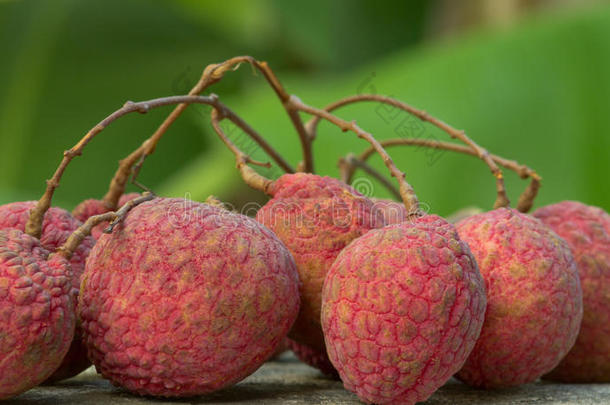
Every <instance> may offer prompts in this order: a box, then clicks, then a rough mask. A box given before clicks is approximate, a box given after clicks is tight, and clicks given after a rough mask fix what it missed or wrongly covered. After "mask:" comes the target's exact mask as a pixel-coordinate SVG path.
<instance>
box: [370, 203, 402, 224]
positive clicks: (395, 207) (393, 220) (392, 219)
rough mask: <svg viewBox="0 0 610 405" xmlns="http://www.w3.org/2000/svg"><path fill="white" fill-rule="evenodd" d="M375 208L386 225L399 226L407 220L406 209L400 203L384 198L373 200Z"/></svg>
mask: <svg viewBox="0 0 610 405" xmlns="http://www.w3.org/2000/svg"><path fill="white" fill-rule="evenodd" d="M372 201H373V203H374V204H375V208H376V209H377V210H379V211H380V212H381V214H382V215H383V219H384V221H385V223H386V225H392V224H399V223H401V222H403V221H406V220H407V216H408V213H407V209H406V208H405V205H404V204H403V203H401V202H397V201H394V200H387V199H384V198H373V199H372Z"/></svg>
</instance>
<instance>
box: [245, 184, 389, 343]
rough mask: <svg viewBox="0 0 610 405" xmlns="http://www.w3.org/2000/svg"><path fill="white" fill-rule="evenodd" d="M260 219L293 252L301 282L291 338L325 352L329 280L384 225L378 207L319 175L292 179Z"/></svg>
mask: <svg viewBox="0 0 610 405" xmlns="http://www.w3.org/2000/svg"><path fill="white" fill-rule="evenodd" d="M271 195H272V196H273V198H272V199H271V200H270V201H269V202H268V203H267V204H265V206H263V207H262V208H261V209H260V210H259V212H258V213H257V215H256V219H257V220H258V221H259V222H261V223H262V224H264V225H265V226H267V227H268V228H270V229H271V230H272V231H273V232H275V234H276V235H277V236H278V237H279V238H280V240H281V241H282V242H284V244H285V245H286V247H288V250H290V253H292V255H293V257H294V260H295V262H296V265H297V269H298V271H299V277H300V279H301V283H302V284H301V291H300V293H301V311H300V313H299V317H298V319H297V321H296V322H295V325H294V327H293V329H292V331H291V332H290V337H291V338H292V339H294V340H295V341H297V342H299V343H301V344H304V345H307V346H309V347H311V348H314V349H316V350H318V351H321V352H324V351H325V350H326V349H325V347H324V337H323V335H322V328H321V326H320V305H321V302H322V298H321V294H322V285H323V284H324V277H325V276H326V273H327V271H328V269H329V268H330V266H331V265H332V263H333V262H334V260H335V258H336V257H337V255H338V254H339V252H340V251H341V250H342V249H343V248H344V247H345V246H347V245H348V244H349V243H350V242H351V241H352V240H354V239H356V238H357V237H359V236H361V235H363V234H364V233H366V232H368V231H369V230H370V229H374V228H379V227H382V226H383V225H384V221H383V216H382V215H381V213H380V212H378V211H377V210H375V209H374V207H373V203H372V202H371V201H370V200H369V199H368V198H366V197H364V196H363V195H362V194H360V193H358V192H357V191H356V190H354V189H353V188H352V187H350V186H348V185H347V184H345V183H343V182H341V181H339V180H337V179H333V178H330V177H321V176H316V175H313V174H306V173H297V174H286V175H283V176H282V177H280V178H279V179H278V180H276V182H275V183H274V185H273V188H272V189H271Z"/></svg>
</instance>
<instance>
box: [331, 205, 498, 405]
mask: <svg viewBox="0 0 610 405" xmlns="http://www.w3.org/2000/svg"><path fill="white" fill-rule="evenodd" d="M322 297H323V301H322V327H323V329H324V337H325V339H326V345H327V347H328V356H329V357H330V360H331V362H332V363H333V364H334V366H335V367H336V368H337V370H338V371H339V374H340V376H341V379H342V380H343V383H344V385H345V388H347V389H348V390H350V391H353V392H355V393H356V394H357V395H358V396H359V397H360V399H361V400H363V401H365V402H367V403H376V404H414V403H415V402H419V401H424V400H425V399H427V398H428V397H429V396H430V395H431V394H432V393H433V392H434V391H436V390H437V389H438V388H439V387H441V386H442V385H443V384H444V383H445V382H446V381H447V380H448V379H449V378H451V376H452V375H453V374H454V373H455V372H456V371H458V370H459V369H460V367H461V366H462V364H463V363H464V361H465V360H466V357H467V356H468V354H469V353H470V350H471V349H472V348H473V346H474V344H475V341H476V340H477V338H478V336H479V333H480V331H481V326H482V325H483V317H484V314H485V307H486V300H485V287H484V282H483V279H482V277H481V275H480V274H479V271H478V269H477V264H476V262H475V260H474V258H473V256H472V254H471V253H470V250H469V249H468V245H466V243H464V242H462V241H461V240H460V239H459V237H458V234H457V231H456V230H455V228H454V226H453V225H451V224H449V223H448V222H446V221H445V220H444V219H442V218H440V217H438V216H435V215H426V216H424V217H421V218H417V219H413V220H409V221H406V222H402V223H400V224H395V225H389V226H386V227H385V228H382V229H377V230H372V231H370V232H368V233H367V234H365V235H364V236H362V237H360V238H359V239H357V240H355V241H354V242H352V243H351V244H350V245H349V246H347V247H346V248H345V249H344V250H343V251H342V252H341V253H340V254H339V256H338V257H337V260H336V261H335V263H334V264H333V266H332V267H331V269H330V271H329V273H328V276H327V278H326V281H325V283H324V291H323V295H322Z"/></svg>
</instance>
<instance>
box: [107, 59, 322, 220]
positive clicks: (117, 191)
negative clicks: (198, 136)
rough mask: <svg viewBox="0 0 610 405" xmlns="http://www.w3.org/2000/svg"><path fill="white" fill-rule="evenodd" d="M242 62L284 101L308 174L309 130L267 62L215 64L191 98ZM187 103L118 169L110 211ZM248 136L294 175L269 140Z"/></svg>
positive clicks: (110, 191)
mask: <svg viewBox="0 0 610 405" xmlns="http://www.w3.org/2000/svg"><path fill="white" fill-rule="evenodd" d="M242 63H249V64H250V65H251V66H253V67H254V68H255V69H257V70H259V71H260V72H261V73H262V74H263V76H264V77H265V79H266V80H267V82H268V83H269V85H270V86H271V87H272V88H273V90H274V91H275V93H276V94H277V96H278V98H279V99H280V101H281V102H282V105H283V106H284V108H285V109H286V112H287V113H288V116H289V117H290V119H291V121H292V123H293V125H294V126H295V128H296V130H297V133H298V134H299V138H300V141H301V146H302V149H303V161H304V166H303V168H304V170H305V171H308V172H312V171H313V156H312V152H311V140H310V139H309V137H308V136H307V131H306V130H305V127H304V125H303V122H302V121H301V118H300V116H299V115H298V112H297V111H294V110H293V109H292V108H291V107H290V105H289V103H287V101H288V99H289V97H290V96H289V94H288V93H287V92H286V90H285V89H284V87H283V86H282V84H281V83H280V81H279V80H278V78H277V77H276V76H275V74H274V73H273V71H272V70H271V68H269V66H268V65H267V63H266V62H259V61H257V60H256V59H254V58H253V57H251V56H236V57H234V58H231V59H228V60H226V61H224V62H222V63H216V64H212V65H208V66H207V67H206V68H205V69H204V70H203V73H202V75H201V77H200V79H199V81H198V82H197V83H196V84H195V86H194V87H193V88H192V89H191V91H190V92H189V95H198V94H201V93H202V92H204V91H205V90H206V89H207V88H208V87H209V86H211V85H213V84H215V83H217V82H218V81H220V80H221V79H222V78H223V77H224V74H225V73H226V72H228V71H231V70H236V69H238V68H239V66H240V65H241V64H242ZM187 106H188V104H187V103H182V104H179V105H178V106H176V108H174V110H173V111H172V112H171V113H170V114H169V115H168V116H167V118H166V119H165V120H164V121H163V123H162V124H161V125H160V126H159V128H157V130H156V131H155V132H154V133H153V134H152V135H151V137H150V138H148V139H147V140H146V141H144V143H142V145H141V146H140V147H139V148H138V149H136V150H135V151H133V152H132V153H131V154H130V155H129V156H127V157H126V158H125V159H123V160H122V161H121V162H120V163H119V168H118V169H117V171H116V173H115V175H114V177H113V179H112V181H111V183H110V187H109V189H108V192H107V193H106V195H105V196H104V198H103V200H102V201H103V203H104V205H105V206H106V207H107V208H108V209H115V208H116V205H117V204H118V201H119V198H120V197H121V195H123V193H124V192H125V187H126V185H127V182H128V181H129V178H130V177H131V178H132V179H133V181H134V182H135V181H136V179H137V177H138V175H139V172H140V169H141V167H142V165H143V164H144V161H145V160H146V158H147V157H148V156H150V155H151V154H152V153H154V151H155V148H156V147H157V144H158V143H159V141H160V140H161V138H162V137H163V135H164V134H165V133H166V132H167V130H168V129H169V127H170V126H171V125H172V124H173V123H174V121H176V120H177V119H178V117H180V115H181V114H182V113H183V112H184V110H185V109H186V107H187ZM247 134H248V135H249V136H250V137H252V139H253V140H254V141H255V142H256V143H258V145H259V146H260V147H261V148H262V149H263V150H264V151H265V152H266V153H267V154H268V155H269V156H270V157H271V158H272V159H273V160H274V161H275V162H276V163H277V165H278V166H279V167H280V168H282V169H283V170H284V171H285V172H287V173H294V171H295V170H294V169H293V168H292V166H291V165H290V164H288V163H287V162H286V160H284V158H282V157H281V156H280V155H279V153H277V152H276V151H275V150H274V149H273V148H272V147H271V145H269V144H268V143H267V141H266V140H265V139H264V138H262V137H261V136H260V135H258V134H257V133H256V132H255V131H251V132H247Z"/></svg>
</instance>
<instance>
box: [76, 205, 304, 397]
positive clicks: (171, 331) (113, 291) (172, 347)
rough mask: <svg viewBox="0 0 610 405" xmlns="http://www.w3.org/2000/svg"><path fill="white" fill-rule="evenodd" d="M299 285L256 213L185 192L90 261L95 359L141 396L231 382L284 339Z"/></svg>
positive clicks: (132, 217)
mask: <svg viewBox="0 0 610 405" xmlns="http://www.w3.org/2000/svg"><path fill="white" fill-rule="evenodd" d="M298 283H299V282H298V274H297V271H296V267H295V264H294V261H293V259H292V257H291V255H290V253H289V252H288V250H287V249H286V247H285V246H284V245H283V244H282V243H281V242H280V241H279V239H277V237H276V236H275V235H274V234H273V233H272V232H271V231H269V230H268V229H267V228H265V227H264V226H262V225H261V224H259V223H258V222H256V221H255V220H254V219H251V218H248V217H246V216H244V215H239V214H235V213H231V212H229V211H227V210H224V209H222V208H219V207H215V206H211V205H207V204H201V203H195V202H192V201H185V200H180V199H155V200H152V201H149V202H145V203H143V204H141V205H138V206H137V207H135V208H133V209H132V210H131V211H130V213H129V214H128V215H127V216H126V218H125V220H124V222H122V223H121V225H119V226H118V227H117V228H115V230H114V232H113V233H112V234H104V235H102V236H101V237H100V239H99V240H98V242H97V244H96V245H95V247H94V248H93V249H92V251H91V254H90V256H89V259H88V260H87V268H86V271H85V274H84V278H83V286H82V289H81V296H80V300H79V314H80V317H81V319H82V326H83V331H84V340H85V342H86V345H87V348H88V354H89V358H90V359H91V360H92V361H93V363H94V364H95V366H96V368H97V369H98V370H99V372H101V374H102V375H103V376H104V377H105V378H107V379H109V380H110V381H112V382H113V383H114V384H117V385H119V386H122V387H124V388H126V389H128V390H130V391H132V392H135V393H139V394H143V395H154V396H166V397H171V396H192V395H199V394H205V393H209V392H212V391H215V390H218V389H221V388H224V387H227V386H229V385H231V384H234V383H236V382H238V381H240V380H241V379H243V378H245V377H246V376H248V375H249V374H251V373H252V372H254V371H255V370H256V369H257V368H258V367H259V366H260V365H261V364H262V363H263V362H264V361H265V360H267V358H268V357H270V356H271V355H272V354H273V353H274V352H275V351H276V349H277V347H278V346H279V345H280V344H281V343H282V341H283V339H284V338H285V336H286V334H287V333H288V331H289V330H290V328H291V327H292V324H293V322H294V320H295V319H296V316H297V314H298V310H299V294H298V288H299V286H298Z"/></svg>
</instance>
